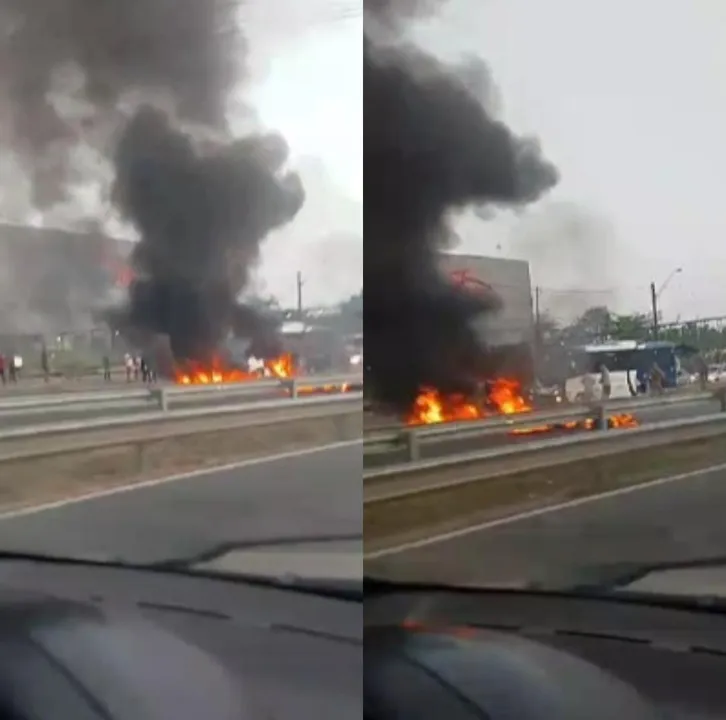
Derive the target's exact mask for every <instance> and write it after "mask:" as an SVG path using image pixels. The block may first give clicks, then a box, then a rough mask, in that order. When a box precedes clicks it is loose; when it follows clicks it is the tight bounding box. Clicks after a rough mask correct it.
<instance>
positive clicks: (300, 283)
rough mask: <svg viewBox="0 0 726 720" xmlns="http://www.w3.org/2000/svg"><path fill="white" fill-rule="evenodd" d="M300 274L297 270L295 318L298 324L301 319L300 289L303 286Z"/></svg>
mask: <svg viewBox="0 0 726 720" xmlns="http://www.w3.org/2000/svg"><path fill="white" fill-rule="evenodd" d="M304 284H305V283H304V281H303V276H302V273H301V272H300V271H299V270H298V273H297V317H298V320H300V322H302V319H303V296H302V289H303V285H304Z"/></svg>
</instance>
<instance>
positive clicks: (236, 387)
mask: <svg viewBox="0 0 726 720" xmlns="http://www.w3.org/2000/svg"><path fill="white" fill-rule="evenodd" d="M362 382H363V381H362V377H361V376H357V375H330V376H310V377H297V378H291V379H278V378H274V379H270V380H257V381H251V382H241V383H220V384H210V385H199V386H196V385H195V386H185V385H179V386H160V387H155V388H141V389H131V388H130V389H127V390H116V391H95V392H84V393H77V392H74V393H68V394H67V395H53V396H50V397H48V396H43V397H37V396H32V397H22V398H12V399H10V398H8V399H2V400H0V418H11V417H22V416H28V415H31V416H32V415H40V414H45V413H50V412H65V413H75V412H88V411H97V412H98V413H103V412H113V411H115V410H121V409H126V410H134V409H139V410H144V409H148V410H150V411H151V410H155V409H159V410H162V411H165V412H166V411H169V410H170V407H174V406H177V405H183V404H185V403H199V402H205V401H208V402H210V403H213V402H215V401H216V400H217V399H219V398H220V397H224V398H225V399H228V398H234V397H240V398H241V397H244V396H255V395H258V394H260V393H264V392H265V391H274V390H278V389H280V390H284V391H287V392H289V393H290V396H291V397H292V398H298V397H305V390H306V389H308V388H342V387H343V386H353V387H356V386H358V385H360V384H362Z"/></svg>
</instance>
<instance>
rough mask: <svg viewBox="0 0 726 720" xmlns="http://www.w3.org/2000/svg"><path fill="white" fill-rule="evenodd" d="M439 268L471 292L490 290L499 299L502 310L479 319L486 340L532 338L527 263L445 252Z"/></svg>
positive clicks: (500, 342)
mask: <svg viewBox="0 0 726 720" xmlns="http://www.w3.org/2000/svg"><path fill="white" fill-rule="evenodd" d="M441 267H442V269H443V271H444V272H445V273H447V274H448V275H449V276H450V277H451V278H452V280H453V281H454V282H456V283H460V284H462V285H463V286H464V287H466V288H468V289H470V290H472V291H477V290H480V291H482V292H486V291H487V290H489V291H494V292H495V293H496V294H497V295H498V296H499V297H500V298H501V300H502V302H503V307H502V309H501V310H500V311H499V312H498V313H496V314H493V315H490V316H487V317H484V318H482V319H481V320H480V321H479V323H480V326H481V328H482V331H483V332H484V333H485V337H486V339H487V342H489V343H492V344H496V345H515V344H519V343H531V342H532V341H533V339H534V312H533V308H532V285H531V281H530V275H529V263H527V262H526V261H523V260H508V259H504V258H492V257H482V256H480V255H455V254H453V253H447V254H444V255H442V258H441Z"/></svg>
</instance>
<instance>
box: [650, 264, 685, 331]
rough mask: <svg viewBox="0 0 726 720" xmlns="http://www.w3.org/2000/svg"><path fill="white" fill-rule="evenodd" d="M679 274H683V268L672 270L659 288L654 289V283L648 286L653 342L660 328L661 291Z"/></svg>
mask: <svg viewBox="0 0 726 720" xmlns="http://www.w3.org/2000/svg"><path fill="white" fill-rule="evenodd" d="M681 272H683V268H680V267H678V268H676V269H675V270H673V271H672V272H671V274H670V275H669V276H668V277H667V278H666V279H665V280H664V281H663V283H662V284H661V286H660V287H659V288H657V289H656V284H655V283H654V282H651V284H650V304H651V309H652V311H653V339H654V340H657V339H658V334H659V330H660V328H659V324H660V323H659V321H658V299H659V298H660V296H661V295H662V294H663V291H664V290H665V289H666V287H667V286H668V283H670V281H671V280H673V278H674V277H675V276H676V275H678V273H681Z"/></svg>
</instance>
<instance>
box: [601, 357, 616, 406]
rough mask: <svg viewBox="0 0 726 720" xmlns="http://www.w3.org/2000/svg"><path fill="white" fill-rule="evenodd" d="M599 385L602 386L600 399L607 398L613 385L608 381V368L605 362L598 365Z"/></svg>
mask: <svg viewBox="0 0 726 720" xmlns="http://www.w3.org/2000/svg"><path fill="white" fill-rule="evenodd" d="M600 385H601V387H602V399H603V400H609V399H610V395H611V393H612V391H613V387H612V384H611V383H610V370H608V368H607V365H605V363H603V364H602V365H600Z"/></svg>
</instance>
